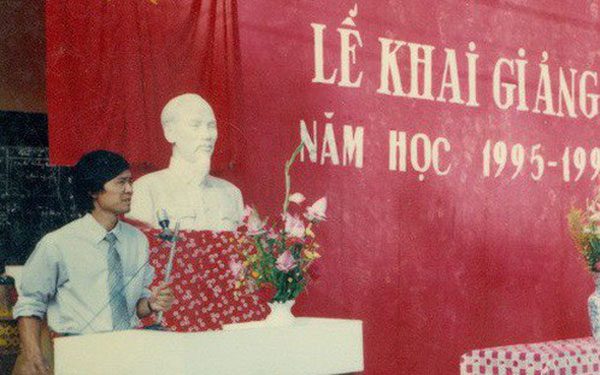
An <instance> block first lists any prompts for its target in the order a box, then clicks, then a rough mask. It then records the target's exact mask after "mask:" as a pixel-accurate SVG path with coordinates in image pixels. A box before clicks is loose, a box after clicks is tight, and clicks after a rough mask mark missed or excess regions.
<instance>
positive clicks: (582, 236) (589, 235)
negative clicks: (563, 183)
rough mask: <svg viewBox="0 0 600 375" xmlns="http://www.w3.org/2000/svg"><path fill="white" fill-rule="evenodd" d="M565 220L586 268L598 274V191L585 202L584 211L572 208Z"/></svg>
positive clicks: (599, 270) (599, 225) (599, 212)
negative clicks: (590, 199)
mask: <svg viewBox="0 0 600 375" xmlns="http://www.w3.org/2000/svg"><path fill="white" fill-rule="evenodd" d="M567 219H568V222H569V232H570V234H571V238H572V239H573V241H574V242H575V246H576V247H577V250H579V252H580V253H581V254H582V255H583V259H584V260H585V263H586V268H587V269H588V270H589V271H591V272H600V191H598V192H597V193H596V195H595V197H594V198H593V199H592V201H591V202H590V201H588V202H587V207H586V209H585V211H584V210H582V209H579V208H572V209H571V210H570V211H569V214H568V216H567Z"/></svg>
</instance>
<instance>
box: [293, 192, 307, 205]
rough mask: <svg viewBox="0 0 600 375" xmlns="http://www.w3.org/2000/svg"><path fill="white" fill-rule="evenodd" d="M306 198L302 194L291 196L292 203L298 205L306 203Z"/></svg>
mask: <svg viewBox="0 0 600 375" xmlns="http://www.w3.org/2000/svg"><path fill="white" fill-rule="evenodd" d="M305 199H306V198H304V195H302V193H294V194H292V195H290V198H289V200H290V202H293V203H296V204H300V203H302V202H304V200H305Z"/></svg>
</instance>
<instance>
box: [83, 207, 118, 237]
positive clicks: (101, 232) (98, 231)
mask: <svg viewBox="0 0 600 375" xmlns="http://www.w3.org/2000/svg"><path fill="white" fill-rule="evenodd" d="M82 220H83V223H84V224H85V228H84V230H85V231H86V232H87V233H88V234H89V237H90V239H91V240H92V241H93V242H94V243H95V244H99V243H100V242H102V241H103V240H104V237H106V235H107V234H108V233H109V232H107V231H106V229H105V228H104V227H103V226H102V224H100V223H99V222H97V221H96V219H95V218H94V216H92V214H89V213H87V214H85V216H84V217H83V218H82ZM122 225H123V224H122V223H121V221H120V220H118V221H117V225H115V227H114V228H113V229H112V230H111V231H110V233H112V234H114V235H115V237H117V241H119V242H122V240H123V238H122V235H123V230H122V228H121V227H122Z"/></svg>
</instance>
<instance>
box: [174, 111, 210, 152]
mask: <svg viewBox="0 0 600 375" xmlns="http://www.w3.org/2000/svg"><path fill="white" fill-rule="evenodd" d="M168 126H169V138H170V139H169V141H170V142H171V143H173V144H174V145H175V147H176V148H177V149H178V150H177V151H178V152H179V153H180V155H182V156H183V157H184V158H185V159H186V160H187V161H189V162H196V161H198V160H200V159H206V158H210V156H211V155H212V153H213V150H214V148H215V142H216V141H217V121H216V120H215V115H214V113H213V111H212V109H211V108H210V107H209V106H208V105H192V106H187V108H181V110H180V112H179V113H178V115H177V116H176V118H175V119H173V120H172V121H171V122H170V123H169V125H168Z"/></svg>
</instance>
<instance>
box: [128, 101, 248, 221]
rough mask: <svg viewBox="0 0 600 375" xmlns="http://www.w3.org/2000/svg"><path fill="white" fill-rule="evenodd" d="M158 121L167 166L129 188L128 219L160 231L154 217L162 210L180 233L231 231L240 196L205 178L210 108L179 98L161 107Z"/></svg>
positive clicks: (212, 134) (213, 130) (212, 133)
mask: <svg viewBox="0 0 600 375" xmlns="http://www.w3.org/2000/svg"><path fill="white" fill-rule="evenodd" d="M160 120H161V123H162V126H163V131H164V135H165V138H166V139H167V141H169V143H171V144H172V146H173V151H172V154H171V162H170V164H169V167H168V168H166V169H163V170H160V171H157V172H153V173H149V174H147V175H145V176H142V177H140V178H139V179H137V180H136V181H135V182H134V183H133V192H134V193H133V198H132V201H131V211H130V212H129V214H128V215H127V216H128V217H129V218H132V219H135V220H139V221H143V222H145V223H147V224H150V225H152V226H153V227H155V228H159V225H158V220H157V212H159V211H162V210H163V209H164V210H165V211H166V212H167V215H168V216H169V219H170V220H171V222H172V223H175V222H176V221H177V220H179V222H180V229H188V230H214V231H222V230H234V229H236V228H237V227H238V226H239V225H240V223H241V219H242V215H243V208H244V205H243V201H242V194H241V193H240V190H239V189H238V188H237V187H235V185H233V184H231V183H230V182H228V181H225V180H223V179H220V178H217V177H214V176H211V175H210V174H209V172H210V159H211V156H212V153H213V149H214V147H215V142H216V140H217V123H216V120H215V115H214V113H213V110H212V108H211V107H210V105H209V104H208V103H207V102H206V101H205V100H204V99H202V97H201V96H199V95H196V94H183V95H180V96H177V97H175V98H173V99H171V100H170V101H169V102H168V103H167V104H166V105H165V107H164V108H163V110H162V113H161V116H160Z"/></svg>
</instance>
